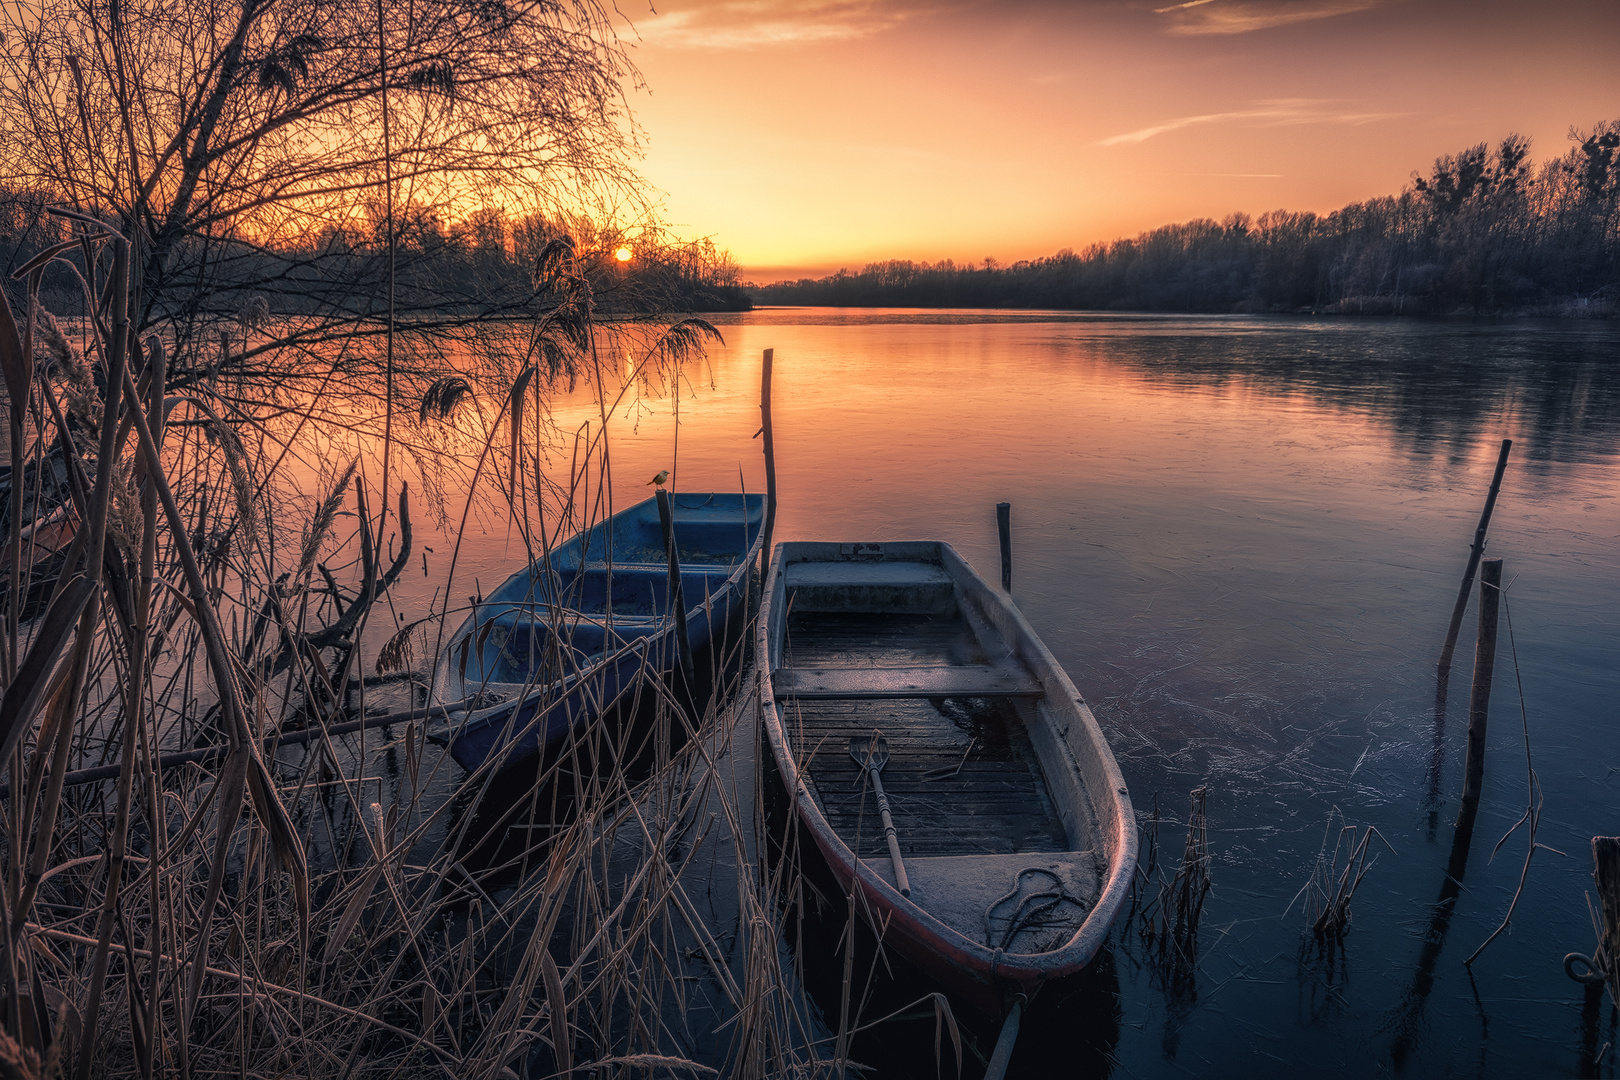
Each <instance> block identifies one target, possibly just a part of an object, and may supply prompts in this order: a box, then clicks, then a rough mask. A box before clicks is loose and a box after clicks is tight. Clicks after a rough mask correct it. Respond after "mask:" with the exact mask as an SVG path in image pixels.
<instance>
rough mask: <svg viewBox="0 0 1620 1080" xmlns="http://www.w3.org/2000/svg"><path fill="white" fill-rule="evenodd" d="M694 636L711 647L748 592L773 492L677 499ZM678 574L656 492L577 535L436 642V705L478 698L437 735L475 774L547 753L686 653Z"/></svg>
mask: <svg viewBox="0 0 1620 1080" xmlns="http://www.w3.org/2000/svg"><path fill="white" fill-rule="evenodd" d="M670 500H671V503H672V525H673V531H674V538H675V547H676V552H677V555H678V557H679V561H680V581H681V590H682V593H683V597H684V601H685V608H686V609H685V611H684V612H682V613H681V614H682V615H683V616H684V618H685V621H686V630H687V636H688V638H689V639H690V642H691V648H692V649H693V650H694V651H695V650H698V649H701V648H703V646H704V645H706V644H707V643H708V642H709V641H710V639H711V638H712V637H713V636H714V635H715V634H716V633H717V632H719V631H720V629H721V628H722V627H723V626H724V625H725V624H726V620H727V619H728V618H730V617H731V615H732V614H733V612H735V611H737V610H739V608H740V606H741V605H742V603H743V600H744V596H745V593H746V586H747V583H748V575H749V572H750V570H751V569H752V567H753V565H754V562H755V561H756V560H757V559H758V557H759V548H760V542H761V532H762V528H761V527H762V525H763V523H764V517H765V499H764V497H763V496H761V495H747V496H744V495H740V494H730V493H726V492H679V493H675V494H672V495H671V496H670ZM671 591H672V590H671V589H670V573H669V562H668V554H667V551H666V549H665V546H664V539H663V532H662V528H661V524H660V521H659V514H658V509H657V502H656V500H654V499H647V500H645V501H643V502H639V503H637V504H636V505H634V506H632V507H630V508H628V509H626V510H622V511H620V512H619V513H617V514H614V515H613V516H612V517H610V518H608V519H607V520H606V521H604V522H602V523H601V524H599V525H597V526H596V527H594V528H592V529H590V530H589V531H587V532H582V533H579V534H578V535H576V536H574V537H572V538H570V539H569V540H568V541H566V542H565V543H562V544H559V545H558V546H557V547H555V548H554V549H552V551H551V554H550V556H549V557H542V558H539V559H536V560H535V561H534V562H533V563H532V564H530V565H529V566H526V567H524V568H523V569H522V570H519V571H518V572H517V573H515V574H513V575H512V576H511V577H510V578H508V579H507V580H506V581H505V582H504V583H503V584H502V585H501V586H500V588H498V589H496V590H495V591H494V592H493V593H491V594H490V595H489V596H488V597H486V598H484V599H483V601H482V602H480V603H479V604H478V605H477V606H476V607H475V609H474V610H473V613H472V614H471V615H469V616H468V617H467V620H466V621H465V622H464V623H462V625H461V627H460V628H459V629H458V630H457V631H456V632H455V633H454V634H453V635H451V637H450V642H449V644H448V645H447V646H445V648H444V651H443V652H442V653H440V656H439V661H438V670H437V672H436V674H435V678H434V684H435V691H436V694H435V696H436V697H437V699H438V702H439V703H440V704H446V705H449V704H451V703H462V702H465V701H469V700H470V701H474V702H478V703H479V706H478V707H476V708H475V709H473V711H471V712H468V713H465V714H464V715H463V716H462V717H461V718H460V719H455V720H452V721H451V722H450V723H449V724H447V725H446V726H445V727H443V728H441V729H438V730H436V731H432V732H430V733H429V736H430V738H433V739H434V740H435V741H436V742H441V743H447V744H448V745H449V748H450V753H451V755H452V756H453V757H454V758H455V759H456V760H457V761H458V762H460V763H461V765H462V766H463V767H464V768H466V769H467V770H468V771H473V770H475V769H478V768H480V767H481V766H483V765H484V763H485V762H486V761H489V760H490V759H491V758H494V759H495V763H494V767H495V768H497V769H498V768H504V767H506V766H508V765H512V764H516V763H517V762H519V761H522V760H524V759H526V758H530V757H532V756H534V755H535V754H537V753H540V752H541V751H542V750H543V749H544V748H546V747H548V746H552V745H554V744H556V743H558V742H559V741H561V740H562V739H563V738H564V737H566V736H567V735H568V733H569V732H571V731H577V730H579V729H580V728H581V727H583V726H584V725H585V724H586V723H587V722H588V721H589V720H591V719H592V718H593V717H596V716H599V715H601V714H602V713H603V712H605V711H606V710H607V709H609V708H611V707H612V706H613V705H614V703H615V702H616V701H618V699H619V698H620V697H621V696H622V695H624V694H625V693H626V691H628V690H630V689H631V688H632V687H634V686H635V684H636V681H637V680H638V679H640V678H642V677H644V676H647V675H652V676H655V677H661V676H662V675H664V674H666V673H667V672H669V671H670V670H671V669H672V668H673V667H674V666H675V664H676V662H677V659H678V657H677V652H676V620H675V619H674V618H672V617H671V615H670V610H669V609H670V593H671Z"/></svg>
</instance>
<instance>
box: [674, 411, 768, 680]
mask: <svg viewBox="0 0 1620 1080" xmlns="http://www.w3.org/2000/svg"><path fill="white" fill-rule="evenodd" d="M767 445H769V444H768V443H767ZM658 524H659V525H661V526H662V527H663V530H664V550H665V551H666V552H667V553H668V554H669V615H670V617H671V618H673V619H674V620H675V648H676V649H677V650H679V652H680V656H681V674H683V675H685V676H686V685H687V688H688V689H690V688H691V687H692V685H693V682H692V680H693V678H694V677H695V670H696V669H695V668H694V667H693V665H692V639H691V638H690V637H688V636H687V633H686V597H685V595H684V593H683V592H682V591H681V560H680V556H679V554H678V553H677V552H676V550H675V511H674V508H673V507H671V506H670V502H669V492H667V491H665V490H664V489H663V488H659V489H658Z"/></svg>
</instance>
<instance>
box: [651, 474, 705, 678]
mask: <svg viewBox="0 0 1620 1080" xmlns="http://www.w3.org/2000/svg"><path fill="white" fill-rule="evenodd" d="M658 524H659V525H660V526H661V527H662V528H663V530H664V551H665V552H667V553H668V555H669V611H668V615H669V616H670V618H672V619H674V620H675V648H676V650H677V651H678V652H679V653H680V660H681V674H683V675H685V676H686V685H687V687H688V688H689V689H690V687H691V686H692V685H693V679H694V678H695V677H696V668H695V667H694V665H693V663H692V639H691V637H690V636H689V635H688V634H687V632H686V595H685V592H684V590H683V589H682V588H681V559H680V555H679V554H678V553H677V552H676V550H675V510H674V507H673V506H671V505H670V501H669V492H667V491H665V490H664V489H663V488H659V489H658Z"/></svg>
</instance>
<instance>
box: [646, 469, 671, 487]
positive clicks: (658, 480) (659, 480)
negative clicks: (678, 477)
mask: <svg viewBox="0 0 1620 1080" xmlns="http://www.w3.org/2000/svg"><path fill="white" fill-rule="evenodd" d="M668 482H669V470H668V469H659V470H658V475H657V476H655V477H653V478H652V479H651V480H649V481H647V482H646V483H645V484H643V485H641V486H642V487H652V486H653V485H654V484H656V485H657V486H659V487H663V486H664V485H665V484H667V483H668Z"/></svg>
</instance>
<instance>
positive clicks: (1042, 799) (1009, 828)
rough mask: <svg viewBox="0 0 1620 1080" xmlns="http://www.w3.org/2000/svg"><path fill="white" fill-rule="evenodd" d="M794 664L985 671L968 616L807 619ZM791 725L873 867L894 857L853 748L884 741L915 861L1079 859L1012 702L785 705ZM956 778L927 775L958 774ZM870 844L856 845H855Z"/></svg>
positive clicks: (793, 632) (806, 761) (894, 798)
mask: <svg viewBox="0 0 1620 1080" xmlns="http://www.w3.org/2000/svg"><path fill="white" fill-rule="evenodd" d="M783 659H784V662H785V664H786V665H791V666H793V667H801V666H802V667H817V668H823V667H837V666H849V667H863V666H864V667H871V666H876V665H878V664H886V665H896V666H898V665H906V666H926V665H930V664H937V665H940V666H946V665H949V664H953V663H954V664H974V663H980V664H982V663H985V662H986V660H987V659H988V658H987V657H986V656H985V655H984V653H983V650H981V649H979V648H978V647H977V645H976V643H975V639H974V637H973V634H972V632H971V630H970V629H969V627H968V626H967V624H966V623H965V622H963V620H962V618H961V616H960V615H953V616H948V617H947V616H932V617H930V616H919V615H873V614H858V615H846V614H828V613H820V612H807V613H797V614H794V615H792V616H791V617H790V618H789V620H788V633H787V644H786V649H785V651H784V657H783ZM781 704H782V720H783V725H784V727H785V729H786V731H787V733H788V736H789V738H790V739H791V740H792V742H793V747H794V752H795V755H796V756H797V758H798V760H799V762H800V767H801V768H803V769H804V770H805V771H806V773H807V775H808V777H809V779H810V781H811V783H812V784H813V786H814V788H815V792H816V796H817V798H818V799H819V800H820V802H821V804H822V812H823V813H824V814H825V815H826V817H827V821H828V823H829V824H830V825H831V826H832V827H833V829H834V831H835V832H837V833H838V835H839V836H840V837H842V838H843V839H844V841H845V842H846V843H848V844H849V845H850V847H851V849H852V850H856V851H857V852H858V853H859V854H860V855H861V857H862V858H870V859H886V858H887V851H888V849H887V847H886V846H885V842H884V839H883V827H882V823H881V821H880V819H879V817H878V811H877V801H876V799H875V798H874V797H873V795H872V790H871V786H870V785H869V784H867V783H866V782H865V779H864V777H863V775H862V772H861V769H860V767H859V766H858V765H856V763H855V761H854V760H853V759H852V758H851V757H850V756H849V739H850V737H851V736H852V735H853V736H865V735H870V734H871V733H872V732H873V731H874V730H875V731H879V732H882V734H883V736H884V737H885V738H886V739H887V740H888V744H889V762H888V764H887V765H886V766H885V767H884V769H883V788H884V790H885V791H886V792H887V793H888V796H889V807H890V810H891V811H892V813H893V815H894V824H895V830H896V832H897V833H898V834H899V839H900V850H901V852H902V853H903V854H905V855H906V856H908V857H927V856H936V855H977V854H1012V853H1015V852H1060V851H1066V850H1068V849H1069V842H1068V837H1067V834H1066V833H1065V831H1064V828H1063V823H1062V820H1061V819H1060V818H1059V817H1058V814H1057V810H1056V808H1055V807H1054V805H1053V803H1052V798H1051V795H1050V793H1049V792H1048V791H1047V787H1046V780H1045V777H1044V776H1043V775H1042V773H1041V768H1040V764H1039V762H1038V761H1037V759H1036V756H1035V750H1034V747H1033V745H1032V744H1031V743H1030V740H1029V735H1028V734H1027V733H1026V732H1025V730H1024V725H1023V722H1022V721H1021V720H1020V719H1019V717H1018V713H1017V708H1016V706H1015V705H1014V704H1013V703H1012V702H1011V701H1008V700H1005V699H997V698H983V697H949V698H888V699H861V698H854V699H850V698H841V699H811V700H806V699H797V698H792V697H788V698H784V700H782V702H781ZM973 740H976V743H975V745H974V749H973V751H972V753H971V754H969V755H968V758H967V761H966V763H965V764H963V766H962V769H961V771H960V772H959V773H957V774H956V775H955V776H951V777H944V778H941V779H935V780H928V779H926V778H925V775H924V774H926V773H928V772H929V771H930V770H935V769H949V768H954V767H955V766H956V765H957V764H958V763H959V762H962V760H963V754H964V752H965V751H967V749H968V744H969V742H970V741H973ZM857 836H858V837H859V845H858V847H857V844H856V839H857Z"/></svg>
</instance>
